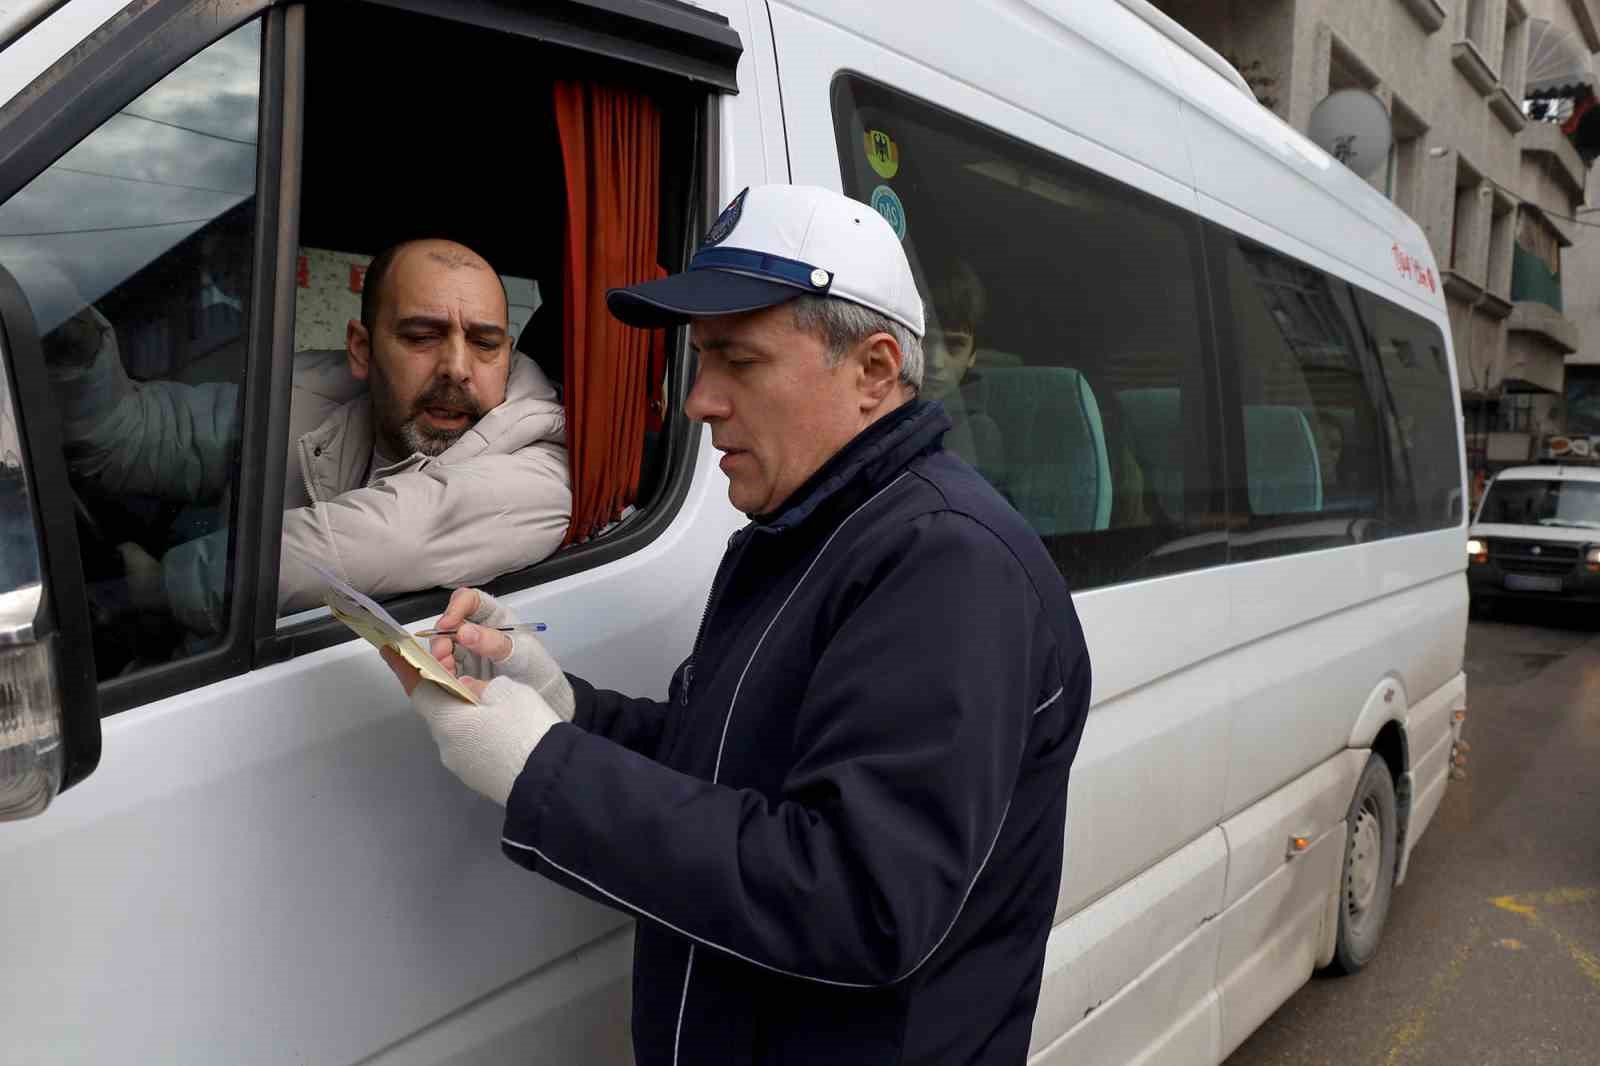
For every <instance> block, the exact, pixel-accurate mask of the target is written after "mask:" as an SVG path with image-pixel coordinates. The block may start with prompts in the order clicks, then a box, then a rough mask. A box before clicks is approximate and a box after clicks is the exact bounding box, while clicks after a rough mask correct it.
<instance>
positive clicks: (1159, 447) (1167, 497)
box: [1117, 388, 1184, 522]
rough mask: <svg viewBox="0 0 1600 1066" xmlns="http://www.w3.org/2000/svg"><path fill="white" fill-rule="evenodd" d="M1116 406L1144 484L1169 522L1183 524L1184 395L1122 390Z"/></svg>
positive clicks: (1167, 391)
mask: <svg viewBox="0 0 1600 1066" xmlns="http://www.w3.org/2000/svg"><path fill="white" fill-rule="evenodd" d="M1117 407H1118V409H1119V410H1120V411H1121V412H1122V424H1123V425H1124V426H1126V427H1127V428H1128V430H1129V433H1128V436H1129V437H1131V438H1132V443H1133V453H1134V455H1135V456H1136V457H1137V458H1138V460H1139V466H1140V469H1141V470H1142V471H1143V473H1144V480H1145V484H1146V485H1148V486H1149V487H1150V488H1151V489H1152V490H1153V491H1154V492H1155V494H1156V499H1157V500H1158V501H1159V502H1160V504H1161V509H1162V511H1164V512H1165V513H1166V516H1167V518H1168V519H1169V520H1171V521H1174V522H1181V521H1183V515H1184V509H1183V462H1184V448H1183V439H1184V438H1183V394H1182V393H1181V392H1179V390H1178V389H1177V388H1152V389H1125V390H1123V391H1122V392H1119V393H1117Z"/></svg>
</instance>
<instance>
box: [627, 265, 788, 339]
mask: <svg viewBox="0 0 1600 1066" xmlns="http://www.w3.org/2000/svg"><path fill="white" fill-rule="evenodd" d="M801 294H802V290H801V289H799V288H796V287H795V286H793V285H785V284H783V283H782V282H778V281H768V280H766V279H765V278H753V277H750V276H749V275H747V274H731V273H729V272H727V271H725V270H690V271H686V272H685V273H682V274H674V275H672V276H671V277H667V278H661V279H659V280H656V281H646V282H643V283H641V284H638V285H630V286H628V287H627V288H626V289H612V290H610V291H609V292H607V293H606V307H607V308H609V309H610V311H611V313H612V314H613V315H615V316H616V317H617V318H618V319H619V320H621V321H622V322H625V323H627V324H628V325H630V326H638V327H639V328H641V329H660V328H661V327H663V326H678V325H682V324H683V323H685V322H688V321H690V320H691V319H696V318H711V317H714V316H716V315H739V314H745V313H747V312H750V311H761V310H764V309H766V308H768V307H776V306H777V305H778V304H781V303H784V302H786V301H788V300H792V299H794V298H795V297H796V296H799V295H801Z"/></svg>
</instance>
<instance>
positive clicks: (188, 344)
mask: <svg viewBox="0 0 1600 1066" xmlns="http://www.w3.org/2000/svg"><path fill="white" fill-rule="evenodd" d="M260 53H261V28H260V24H259V23H258V22H252V23H249V24H247V25H245V26H243V27H241V28H240V29H238V30H236V31H235V32H233V33H232V34H230V35H229V36H227V37H225V38H223V39H222V40H221V41H218V42H217V43H216V44H214V45H212V46H211V47H209V48H207V49H206V50H205V51H203V52H201V53H200V54H199V55H197V56H195V57H194V58H193V59H191V60H189V61H188V62H187V63H185V64H184V65H183V66H181V67H179V68H178V69H177V70H175V71H174V72H173V73H171V74H170V75H168V76H167V77H166V78H164V79H163V80H162V81H160V82H159V83H157V84H156V85H155V86H154V87H152V88H151V89H150V90H149V91H148V92H146V93H144V94H143V95H141V96H140V97H139V98H138V99H136V100H134V101H133V102H131V103H130V104H128V105H127V106H126V107H124V108H122V109H121V110H120V111H118V112H117V113H116V114H114V115H112V116H111V118H109V119H108V120H106V122H105V123H103V124H102V125H101V126H100V127H99V128H98V129H96V130H95V131H94V132H93V133H91V134H90V135H89V136H88V137H87V138H85V139H84V140H83V141H81V142H80V143H79V144H78V145H77V146H76V147H74V148H73V149H72V150H71V151H69V152H67V153H66V155H64V156H62V157H61V159H59V160H58V161H57V162H56V163H55V164H54V165H53V166H51V167H50V168H49V169H47V170H46V171H44V173H42V174H40V175H39V176H38V177H37V178H35V179H34V180H33V181H32V182H30V183H29V184H28V185H27V186H26V187H24V188H23V189H22V190H21V191H19V192H18V193H17V194H16V195H15V196H13V197H12V198H11V199H10V200H8V201H7V202H6V203H4V204H0V263H3V264H4V265H5V267H6V269H8V270H9V271H11V273H12V274H13V275H15V276H16V277H17V279H18V281H19V282H20V283H21V285H22V287H23V290H24V291H25V292H26V294H27V296H28V300H29V303H30V304H31V305H32V308H33V312H34V317H35V319H36V320H37V325H38V327H39V331H40V335H41V338H42V347H43V349H44V356H45V360H46V363H47V369H48V373H49V378H50V381H51V384H52V388H53V390H54V393H55V399H56V403H57V411H58V414H59V416H60V419H61V430H62V437H63V442H64V446H65V449H66V459H67V464H68V471H69V475H70V477H71V480H72V489H73V493H74V496H75V501H74V502H75V505H76V510H77V514H78V519H79V529H78V535H79V540H80V543H81V546H82V551H83V563H84V571H85V578H86V579H87V581H88V583H89V594H90V600H91V609H92V617H93V622H94V637H95V658H96V663H97V665H98V667H99V670H100V673H101V676H102V678H106V677H112V676H119V675H123V674H127V673H130V672H133V671H136V670H138V669H140V668H143V667H147V666H151V665H154V664H157V663H161V662H166V661H170V660H172V659H174V658H178V657H181V656H184V655H187V654H192V653H194V652H198V651H200V650H203V649H205V648H207V647H210V646H213V645H215V644H216V643H217V642H219V641H220V639H221V638H222V637H223V636H224V634H225V631H226V627H227V617H228V582H227V575H228V569H229V561H230V553H231V549H232V537H231V535H230V528H229V513H230V502H231V497H232V493H233V490H234V486H235V484H236V482H237V479H238V425H239V417H240V405H239V400H240V391H241V390H240V385H241V382H242V380H243V374H244V357H245V337H246V323H247V321H248V318H249V312H250V308H249V305H248V300H249V293H250V280H251V279H250V263H251V257H252V249H253V246H254V233H255V200H254V191H255V170H256V129H257V112H258V106H257V105H258V96H259V88H260Z"/></svg>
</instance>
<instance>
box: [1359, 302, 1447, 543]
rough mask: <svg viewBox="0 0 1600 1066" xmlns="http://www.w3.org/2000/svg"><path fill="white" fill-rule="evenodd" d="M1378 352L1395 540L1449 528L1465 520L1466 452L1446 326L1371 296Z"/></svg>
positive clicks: (1389, 527) (1390, 528)
mask: <svg viewBox="0 0 1600 1066" xmlns="http://www.w3.org/2000/svg"><path fill="white" fill-rule="evenodd" d="M1358 299H1359V301H1360V303H1361V309H1362V318H1363V321H1364V322H1365V323H1366V326H1367V332H1368V333H1369V335H1370V336H1371V338H1372V345H1373V348H1374V349H1375V350H1376V352H1377V359H1376V364H1375V369H1376V371H1377V375H1376V376H1377V379H1378V380H1377V390H1376V391H1377V393H1378V395H1379V396H1380V397H1381V398H1382V402H1383V405H1384V407H1385V412H1384V429H1385V432H1384V436H1385V440H1386V442H1387V445H1388V451H1389V486H1390V492H1389V497H1388V509H1387V513H1386V515H1385V518H1386V522H1385V529H1386V531H1387V532H1389V533H1390V534H1391V535H1400V534H1405V533H1418V532H1422V531H1424V530H1429V529H1444V528H1446V527H1449V526H1453V525H1456V524H1457V523H1459V522H1460V521H1461V516H1462V514H1463V506H1462V499H1461V449H1460V445H1459V444H1458V443H1457V440H1456V393H1455V390H1453V389H1452V388H1451V387H1450V363H1449V358H1450V356H1449V353H1448V352H1447V351H1446V350H1445V345H1444V335H1443V334H1442V333H1440V332H1439V327H1438V326H1435V325H1433V324H1432V323H1431V322H1429V321H1427V320H1426V319H1424V318H1422V317H1420V316H1418V315H1415V314H1412V313H1411V312H1410V311H1406V310H1403V309H1401V308H1399V307H1396V306H1395V305H1394V304H1391V303H1389V302H1388V301H1387V300H1383V299H1380V298H1379V297H1377V296H1374V295H1372V294H1371V293H1368V292H1361V293H1360V294H1359V296H1358Z"/></svg>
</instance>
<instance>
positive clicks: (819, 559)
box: [711, 470, 911, 785]
mask: <svg viewBox="0 0 1600 1066" xmlns="http://www.w3.org/2000/svg"><path fill="white" fill-rule="evenodd" d="M910 473H911V471H909V470H907V471H905V472H904V473H902V474H901V475H900V476H899V477H897V478H895V479H894V480H893V481H891V482H889V483H888V484H887V485H885V486H884V487H883V488H881V489H879V490H878V491H877V492H874V493H873V494H872V496H871V498H870V499H868V500H867V501H866V502H865V503H863V504H862V505H861V506H860V507H857V508H856V509H855V510H854V511H851V512H850V514H849V515H848V516H846V518H845V520H844V521H843V522H840V523H839V525H838V528H836V529H835V530H834V531H833V532H832V533H830V534H828V539H827V540H825V541H823V542H822V547H821V548H820V549H818V551H817V557H816V558H815V559H812V560H811V565H810V566H808V567H806V572H805V573H803V574H801V575H800V580H799V581H796V582H795V583H794V588H792V589H790V590H789V595H787V596H785V597H784V598H783V603H782V604H780V605H779V606H778V610H777V612H776V613H775V614H773V616H772V621H770V622H768V623H767V628H766V629H763V630H762V631H761V639H760V640H758V641H756V646H755V650H754V651H752V652H751V653H750V658H749V659H747V660H745V664H744V669H743V670H741V671H740V672H739V681H738V683H737V684H735V685H734V686H733V699H731V700H729V701H728V717H726V718H724V719H723V720H722V739H721V740H719V741H718V742H717V764H716V766H714V767H713V768H712V770H711V783H712V784H713V785H714V784H716V783H717V775H718V774H720V773H722V749H723V747H724V746H725V745H726V744H727V743H728V726H730V725H732V724H733V708H734V707H735V706H736V705H737V704H738V702H739V690H740V689H742V688H744V679H745V675H746V674H748V673H750V667H751V666H752V665H753V664H754V663H755V661H756V656H757V655H760V654H761V645H763V644H765V643H766V642H767V634H768V633H771V632H772V627H773V626H775V625H777V624H778V619H780V618H782V617H783V612H784V609H785V608H787V607H788V606H789V601H790V600H792V599H794V594H795V593H797V592H799V591H800V586H801V585H804V584H805V583H806V578H808V577H810V576H811V571H813V570H815V569H816V568H817V564H818V563H820V562H822V557H823V556H824V555H826V554H828V546H829V545H830V544H832V543H833V538H834V537H837V536H838V535H839V534H840V533H842V532H844V527H845V526H847V525H849V524H850V519H852V518H854V517H855V516H856V515H858V514H860V513H861V512H862V511H865V510H866V509H867V508H868V507H870V506H871V505H872V503H873V501H874V500H876V499H877V498H878V497H879V496H882V495H883V494H884V493H886V492H888V491H889V490H890V489H892V488H894V487H895V486H896V485H898V484H900V482H902V481H904V480H905V479H906V477H907V475H909V474H910Z"/></svg>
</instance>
